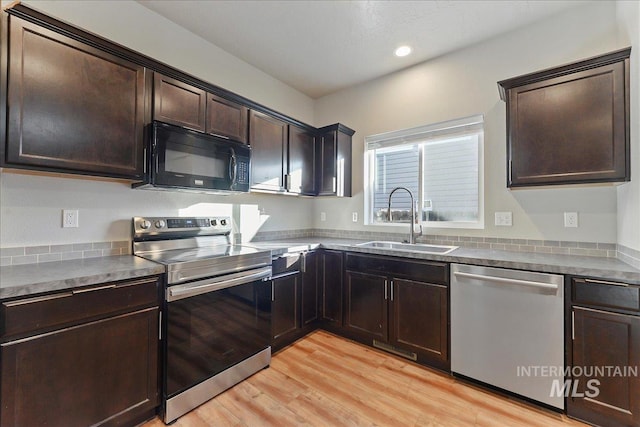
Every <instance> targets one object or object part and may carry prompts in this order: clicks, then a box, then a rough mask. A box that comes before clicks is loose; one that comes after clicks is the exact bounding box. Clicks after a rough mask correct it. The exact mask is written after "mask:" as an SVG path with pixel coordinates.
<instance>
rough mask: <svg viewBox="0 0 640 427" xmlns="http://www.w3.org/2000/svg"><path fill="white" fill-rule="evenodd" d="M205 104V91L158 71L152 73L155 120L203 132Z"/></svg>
mask: <svg viewBox="0 0 640 427" xmlns="http://www.w3.org/2000/svg"><path fill="white" fill-rule="evenodd" d="M206 106H207V93H206V92H205V91H204V90H202V89H199V88H197V87H195V86H191V85H189V84H186V83H183V82H181V81H180V80H176V79H172V78H171V77H166V76H163V75H162V74H160V73H154V77H153V118H154V119H155V120H159V121H161V122H165V123H170V124H172V125H176V126H183V127H186V128H189V129H193V130H198V131H200V132H204V131H205V114H206ZM207 118H208V117H207Z"/></svg>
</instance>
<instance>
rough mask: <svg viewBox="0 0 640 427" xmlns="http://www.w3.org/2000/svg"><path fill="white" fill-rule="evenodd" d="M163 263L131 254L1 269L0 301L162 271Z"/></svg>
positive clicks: (12, 266) (11, 266) (151, 274)
mask: <svg viewBox="0 0 640 427" xmlns="http://www.w3.org/2000/svg"><path fill="white" fill-rule="evenodd" d="M164 271H165V269H164V266H163V265H160V264H156V263H155V262H151V261H147V260H144V259H142V258H139V257H136V256H133V255H120V256H110V257H100V258H84V259H78V260H70V261H53V262H43V263H39V264H24V265H10V266H6V267H2V268H1V269H0V300H3V299H8V298H14V297H20V296H30V295H35V294H40V293H45V292H51V291H60V290H65V289H72V288H77V287H81V286H87V285H94V284H98V283H105V282H112V281H116V280H126V279H131V278H136V277H144V276H153V275H156V274H161V273H164Z"/></svg>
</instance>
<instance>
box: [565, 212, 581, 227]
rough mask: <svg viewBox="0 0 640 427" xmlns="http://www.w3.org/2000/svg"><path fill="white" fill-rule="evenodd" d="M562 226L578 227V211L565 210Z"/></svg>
mask: <svg viewBox="0 0 640 427" xmlns="http://www.w3.org/2000/svg"><path fill="white" fill-rule="evenodd" d="M564 226H565V227H571V228H576V227H578V212H565V213H564Z"/></svg>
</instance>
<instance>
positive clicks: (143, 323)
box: [0, 308, 158, 426]
mask: <svg viewBox="0 0 640 427" xmlns="http://www.w3.org/2000/svg"><path fill="white" fill-rule="evenodd" d="M157 352H158V309H157V308H148V309H144V310H140V311H136V312H134V313H128V314H124V315H122V316H118V317H114V318H108V319H104V320H99V321H97V322H92V323H89V324H84V325H79V326H74V327H70V328H65V329H63V330H60V331H55V332H51V333H48V334H43V335H37V336H35V337H31V338H27V339H24V340H18V341H14V342H9V343H6V344H3V345H2V348H1V351H0V353H1V357H2V389H1V393H2V421H1V424H2V426H45V425H65V426H89V425H118V424H120V422H121V420H120V419H119V417H120V416H121V415H122V414H124V413H129V415H134V414H136V415H141V414H144V413H145V411H148V410H153V408H155V407H156V406H157V404H158V400H157V399H158V396H157V358H158V353H157Z"/></svg>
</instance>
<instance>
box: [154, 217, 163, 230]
mask: <svg viewBox="0 0 640 427" xmlns="http://www.w3.org/2000/svg"><path fill="white" fill-rule="evenodd" d="M155 226H156V228H162V227H164V221H163V220H161V219H160V220H158V221H156V224H155Z"/></svg>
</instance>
